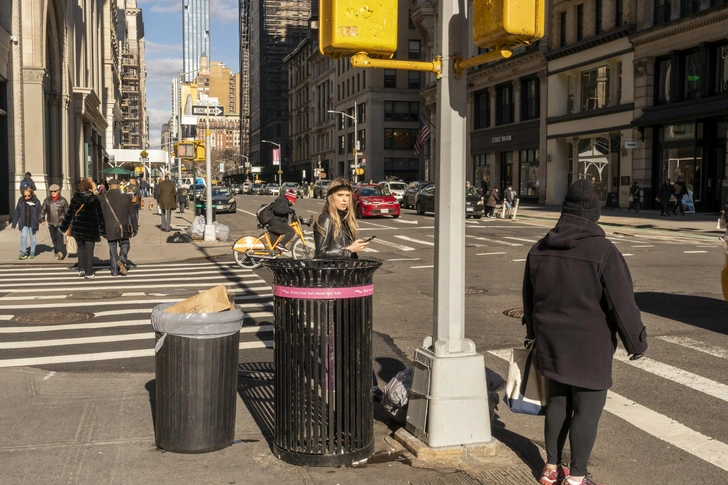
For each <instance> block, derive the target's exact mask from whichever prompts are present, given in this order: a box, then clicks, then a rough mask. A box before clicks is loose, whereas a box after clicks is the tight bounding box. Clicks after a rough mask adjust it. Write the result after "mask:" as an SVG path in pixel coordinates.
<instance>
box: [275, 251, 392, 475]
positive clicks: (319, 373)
mask: <svg viewBox="0 0 728 485" xmlns="http://www.w3.org/2000/svg"><path fill="white" fill-rule="evenodd" d="M267 266H268V268H269V269H270V270H271V271H272V272H273V274H274V279H273V285H274V295H275V306H274V314H275V350H274V361H275V393H274V398H275V399H274V402H275V404H274V407H275V430H274V436H273V450H274V454H275V455H276V456H277V457H278V458H279V459H281V460H283V461H286V462H288V463H292V464H294V465H304V466H337V465H346V464H350V463H353V462H356V461H360V460H363V459H366V458H369V456H371V454H372V453H373V452H374V421H373V419H374V418H373V415H372V413H373V410H372V303H373V294H374V285H373V275H374V272H375V271H376V270H377V268H379V266H381V263H379V262H375V261H363V260H354V259H351V260H289V259H279V260H274V261H270V262H268V263H267Z"/></svg>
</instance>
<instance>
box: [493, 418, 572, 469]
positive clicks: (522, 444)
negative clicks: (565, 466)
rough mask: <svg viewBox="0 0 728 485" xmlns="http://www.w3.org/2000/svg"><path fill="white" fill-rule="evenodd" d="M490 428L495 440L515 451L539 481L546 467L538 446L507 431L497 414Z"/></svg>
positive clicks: (523, 437)
mask: <svg viewBox="0 0 728 485" xmlns="http://www.w3.org/2000/svg"><path fill="white" fill-rule="evenodd" d="M490 427H491V435H492V436H493V438H495V439H497V440H498V441H500V442H501V443H503V445H505V446H507V447H508V448H509V449H510V450H511V451H513V452H514V453H515V454H516V455H517V456H518V458H520V459H521V461H523V463H525V464H526V465H527V466H528V467H529V468H530V469H531V472H532V473H533V477H534V478H535V479H536V480H538V479H539V478H540V476H541V470H542V469H543V467H544V465H545V463H544V461H543V457H542V456H541V452H540V450H539V448H538V446H536V445H535V444H534V443H533V441H531V440H530V439H528V438H526V437H525V436H521V435H519V434H517V433H514V432H513V431H511V430H509V429H507V428H506V425H505V424H504V423H503V422H502V421H500V420H499V419H498V415H497V414H496V417H495V418H494V419H492V420H491V421H490ZM564 453H565V455H564V456H566V452H564Z"/></svg>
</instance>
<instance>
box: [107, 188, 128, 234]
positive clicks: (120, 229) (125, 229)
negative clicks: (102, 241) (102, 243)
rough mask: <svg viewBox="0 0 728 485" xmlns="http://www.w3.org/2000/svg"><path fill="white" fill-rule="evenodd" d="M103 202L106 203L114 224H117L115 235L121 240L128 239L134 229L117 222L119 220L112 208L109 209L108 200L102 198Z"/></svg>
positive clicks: (109, 203)
mask: <svg viewBox="0 0 728 485" xmlns="http://www.w3.org/2000/svg"><path fill="white" fill-rule="evenodd" d="M104 201H106V205H108V206H109V210H110V211H111V215H113V216H114V219H116V223H117V224H119V227H117V228H115V229H114V230H115V232H116V235H117V236H119V237H120V238H121V239H129V238H130V237H132V234H133V232H134V228H133V227H132V226H131V224H122V223H121V222H119V218H118V217H116V212H114V208H113V207H111V202H109V198H108V197H104ZM107 239H108V238H107Z"/></svg>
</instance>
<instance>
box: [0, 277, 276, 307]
mask: <svg viewBox="0 0 728 485" xmlns="http://www.w3.org/2000/svg"><path fill="white" fill-rule="evenodd" d="M239 283H240V282H235V281H223V282H220V284H221V285H236V284H239ZM251 283H265V281H263V280H258V281H251ZM175 286H176V287H177V288H181V287H186V288H189V287H193V288H194V287H197V286H199V285H196V284H194V283H185V284H179V283H178V284H176V285H175ZM119 288H159V286H158V285H139V286H136V287H134V286H125V287H118V286H117V287H114V286H94V287H91V286H88V287H83V288H75V289H76V290H78V291H80V292H84V291H98V290H109V291H113V290H115V289H119ZM44 290H46V291H47V290H50V288H44ZM61 290H62V291H68V290H69V289H68V288H62V289H61ZM71 290H72V291H73V290H74V289H71ZM259 290H270V286H255V287H246V288H231V289H229V290H228V293H247V292H250V291H259ZM6 291H11V290H6ZM31 291H33V290H17V291H14V292H13V293H26V292H31ZM53 291H57V290H55V289H54V290H53ZM200 291H201V290H200ZM164 292H165V290H164V289H161V290H159V291H157V292H153V291H150V292H149V293H150V296H155V293H156V294H158V295H159V296H167V295H166V294H165V293H164ZM198 293H199V291H198ZM73 294H74V293H60V294H55V295H26V296H4V297H2V298H0V303H2V302H5V301H23V300H26V301H28V300H35V301H39V300H65V299H67V298H69V297H70V295H73ZM146 295H147V293H145V292H129V293H122V294H121V297H122V298H128V297H139V296H146ZM99 299H100V300H101V299H104V300H105V299H106V298H99ZM0 308H2V307H0Z"/></svg>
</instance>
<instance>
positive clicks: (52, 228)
mask: <svg viewBox="0 0 728 485" xmlns="http://www.w3.org/2000/svg"><path fill="white" fill-rule="evenodd" d="M50 191H51V195H49V196H48V197H46V198H45V200H44V201H43V205H42V206H41V208H40V223H41V225H45V223H46V221H48V232H50V234H51V241H53V254H54V257H55V258H56V259H58V260H59V261H60V260H62V259H63V258H65V257H66V243H65V241H64V240H63V233H62V232H61V229H60V226H61V223H62V222H63V219H64V218H65V217H66V212H68V201H67V200H66V199H65V198H64V197H63V196H62V195H61V188H60V187H59V186H58V184H53V185H51V186H50Z"/></svg>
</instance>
